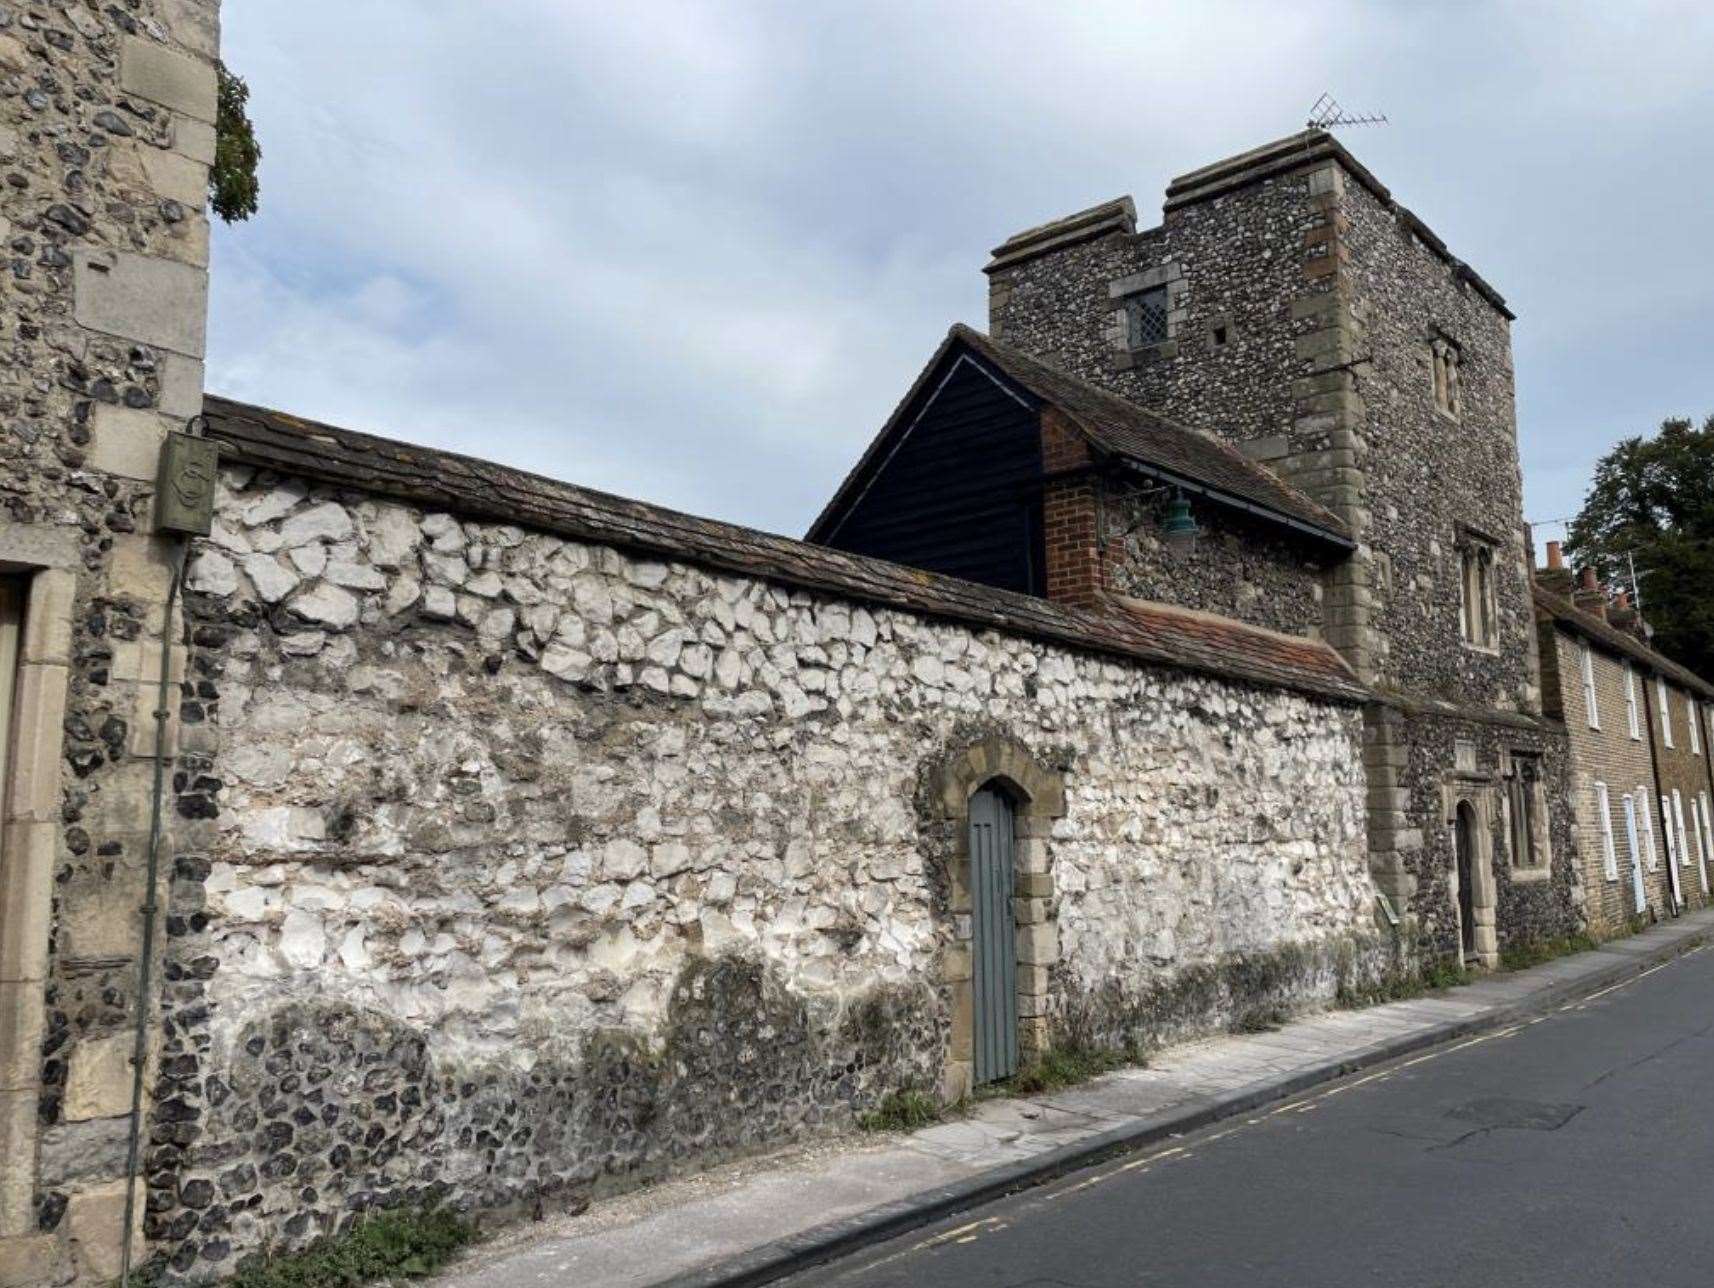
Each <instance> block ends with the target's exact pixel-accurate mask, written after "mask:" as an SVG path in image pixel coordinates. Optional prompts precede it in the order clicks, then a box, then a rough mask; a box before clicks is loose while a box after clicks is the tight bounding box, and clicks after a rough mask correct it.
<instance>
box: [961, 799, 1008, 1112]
mask: <svg viewBox="0 0 1714 1288" xmlns="http://www.w3.org/2000/svg"><path fill="white" fill-rule="evenodd" d="M1016 835H1017V820H1016V812H1015V810H1014V809H1013V806H1012V800H1011V797H1010V796H1008V795H1007V794H1006V792H1005V790H1004V789H1003V788H1002V787H1001V786H1000V785H999V784H998V783H996V782H992V781H990V782H988V783H985V784H984V785H983V786H982V787H981V788H980V789H979V790H978V791H977V792H976V793H975V794H974V795H972V796H971V798H970V931H971V936H970V938H971V943H970V957H971V962H970V965H971V972H972V980H971V983H972V993H973V997H972V1002H973V1006H972V1008H971V1009H972V1015H971V1021H972V1022H971V1035H970V1036H971V1047H972V1052H971V1054H972V1056H973V1060H974V1064H975V1069H974V1077H975V1082H976V1083H977V1085H981V1084H982V1083H985V1082H998V1081H1000V1080H1001V1079H1002V1078H1009V1077H1011V1076H1012V1075H1013V1074H1014V1073H1016V1072H1017V1071H1018V953H1017V947H1016V935H1015V933H1014V922H1013V916H1012V898H1013V894H1014V892H1015V887H1016V876H1015V870H1016V863H1015V860H1014V845H1015V837H1016Z"/></svg>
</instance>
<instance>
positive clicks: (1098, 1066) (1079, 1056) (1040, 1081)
mask: <svg viewBox="0 0 1714 1288" xmlns="http://www.w3.org/2000/svg"><path fill="white" fill-rule="evenodd" d="M1140 1063H1142V1061H1141V1060H1139V1059H1138V1058H1137V1055H1136V1053H1135V1052H1130V1051H1112V1050H1105V1049H1101V1050H1094V1049H1090V1048H1087V1047H1061V1048H1056V1049H1054V1050H1050V1051H1044V1052H1043V1053H1042V1054H1041V1056H1040V1057H1039V1058H1038V1059H1036V1060H1035V1061H1033V1062H1032V1063H1030V1064H1028V1065H1025V1066H1024V1067H1023V1068H1022V1069H1019V1070H1018V1071H1017V1073H1015V1074H1013V1075H1012V1076H1011V1077H1010V1078H1009V1079H1007V1080H1006V1081H1005V1082H1003V1083H1000V1084H998V1087H999V1089H1000V1090H1001V1092H1002V1093H1003V1094H1006V1095H1014V1096H1039V1095H1040V1094H1041V1093H1042V1092H1044V1091H1058V1090H1059V1089H1060V1088H1062V1087H1074V1086H1076V1085H1077V1084H1078V1083H1080V1082H1088V1081H1089V1080H1090V1079H1091V1078H1098V1077H1100V1076H1101V1075H1102V1074H1104V1073H1111V1072H1112V1071H1113V1070H1114V1069H1122V1068H1124V1067H1125V1066H1126V1065H1130V1064H1140Z"/></svg>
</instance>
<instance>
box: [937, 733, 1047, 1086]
mask: <svg viewBox="0 0 1714 1288" xmlns="http://www.w3.org/2000/svg"><path fill="white" fill-rule="evenodd" d="M929 786H930V790H931V792H932V798H931V799H933V800H934V802H935V803H936V805H937V806H938V810H937V812H938V813H939V815H940V817H941V818H943V819H945V820H946V822H947V824H948V826H949V831H948V834H947V840H948V841H950V842H951V843H952V853H950V854H949V855H948V856H947V857H948V864H947V871H946V876H947V895H948V900H947V904H948V906H947V911H948V912H949V913H951V920H950V923H949V924H948V925H947V927H946V929H947V930H948V931H949V932H950V933H949V934H948V935H947V937H946V939H945V941H944V946H943V948H942V954H943V955H942V958H941V972H942V978H943V979H944V980H945V982H946V989H947V999H946V1000H947V1005H948V1010H949V1015H948V1018H949V1019H950V1020H951V1025H950V1027H949V1029H948V1032H947V1048H946V1064H945V1068H944V1079H943V1082H942V1084H941V1085H942V1095H943V1096H944V1097H945V1098H946V1100H947V1101H949V1102H951V1101H955V1100H958V1099H960V1098H962V1097H964V1096H967V1095H969V1094H970V1091H971V1089H972V1088H973V1087H974V1086H975V1085H976V1084H977V1082H979V1081H989V1080H992V1079H995V1078H1002V1077H1005V1076H1006V1072H1005V1071H1006V1070H1008V1069H1011V1070H1015V1069H1016V1068H1017V1066H1018V1064H1019V1063H1020V1061H1021V1060H1022V1059H1023V1058H1025V1057H1028V1056H1030V1055H1032V1054H1035V1053H1039V1052H1041V1051H1045V1050H1046V1049H1047V1044H1048V1033H1049V1028H1048V1026H1049V1022H1050V1020H1049V1017H1050V1015H1051V1014H1052V997H1051V993H1052V989H1053V974H1054V968H1055V967H1056V966H1057V965H1058V964H1059V926H1058V918H1057V916H1056V913H1057V909H1056V907H1055V904H1054V899H1053V887H1054V882H1053V865H1052V861H1051V858H1050V854H1049V844H1050V841H1051V838H1052V835H1053V820H1054V819H1056V818H1059V817H1061V816H1062V815H1064V813H1065V779H1064V776H1063V773H1062V772H1061V771H1060V770H1058V769H1055V768H1052V767H1049V766H1047V765H1043V764H1041V763H1039V762H1037V761H1036V760H1035V758H1034V757H1033V756H1031V754H1030V751H1029V749H1028V748H1027V747H1025V746H1024V745H1023V744H1022V743H1019V742H1016V741H1014V740H1013V739H1010V738H1006V737H1002V736H1000V735H993V736H990V737H987V738H983V739H982V740H981V741H979V742H975V743H971V744H969V745H967V746H965V747H963V748H962V749H958V750H950V751H948V752H947V754H946V758H945V759H944V760H942V761H941V762H940V764H939V765H938V766H936V767H935V769H934V770H933V773H932V777H931V778H930V779H929ZM979 856H982V857H979ZM1008 867H1009V868H1010V873H1009V875H1008V873H1007V871H1006V869H1007V868H1008ZM978 869H980V870H981V876H980V878H979V877H978ZM978 917H980V918H981V923H980V924H981V931H980V940H978V930H977V926H978V921H977V919H978ZM979 975H980V976H981V983H980V985H978V983H977V979H978V976H979ZM978 987H980V989H981V992H980V994H978V992H977V989H978ZM1008 989H1010V997H1009V998H1008V996H1007V993H1008ZM996 1034H998V1041H996V1040H995V1036H996ZM978 1045H981V1046H983V1047H985V1048H986V1050H985V1052H984V1054H982V1055H981V1056H980V1057H978V1055H977V1049H978ZM978 1059H980V1060H981V1065H980V1073H978V1064H977V1061H978Z"/></svg>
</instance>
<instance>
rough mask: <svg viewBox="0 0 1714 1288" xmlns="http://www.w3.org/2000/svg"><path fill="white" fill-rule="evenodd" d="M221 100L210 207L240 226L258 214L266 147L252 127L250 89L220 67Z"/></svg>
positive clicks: (209, 196) (219, 103)
mask: <svg viewBox="0 0 1714 1288" xmlns="http://www.w3.org/2000/svg"><path fill="white" fill-rule="evenodd" d="M218 71H219V74H220V97H219V101H218V103H217V107H216V115H215V125H214V130H215V141H214V165H213V167H212V168H211V169H210V170H209V172H208V204H209V206H210V207H211V208H212V209H213V211H214V213H215V214H217V215H219V216H220V217H221V218H222V219H224V220H225V221H226V222H227V223H229V224H231V223H237V222H238V221H239V220H240V219H248V218H250V216H251V215H253V214H255V213H256V205H257V200H258V198H259V197H260V196H261V191H262V189H261V184H260V181H259V180H258V179H257V177H256V168H257V167H258V166H259V165H261V164H262V145H261V144H260V143H258V142H257V141H256V129H255V127H254V126H252V125H251V124H250V113H249V111H248V110H247V106H248V104H249V102H250V87H249V86H248V85H246V84H245V83H244V80H243V78H242V77H239V76H234V75H233V74H232V73H231V72H229V71H227V70H226V64H225V63H220V64H218Z"/></svg>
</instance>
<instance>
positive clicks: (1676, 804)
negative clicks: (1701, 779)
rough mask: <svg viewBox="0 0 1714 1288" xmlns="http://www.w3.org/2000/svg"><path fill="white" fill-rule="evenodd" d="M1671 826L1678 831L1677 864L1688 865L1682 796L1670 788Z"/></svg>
mask: <svg viewBox="0 0 1714 1288" xmlns="http://www.w3.org/2000/svg"><path fill="white" fill-rule="evenodd" d="M1672 826H1673V828H1674V830H1676V831H1677V833H1678V866H1679V867H1681V868H1687V867H1689V866H1690V838H1689V837H1688V836H1686V835H1685V833H1684V797H1683V796H1682V795H1680V793H1679V790H1678V788H1676V787H1674V788H1673V789H1672Z"/></svg>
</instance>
